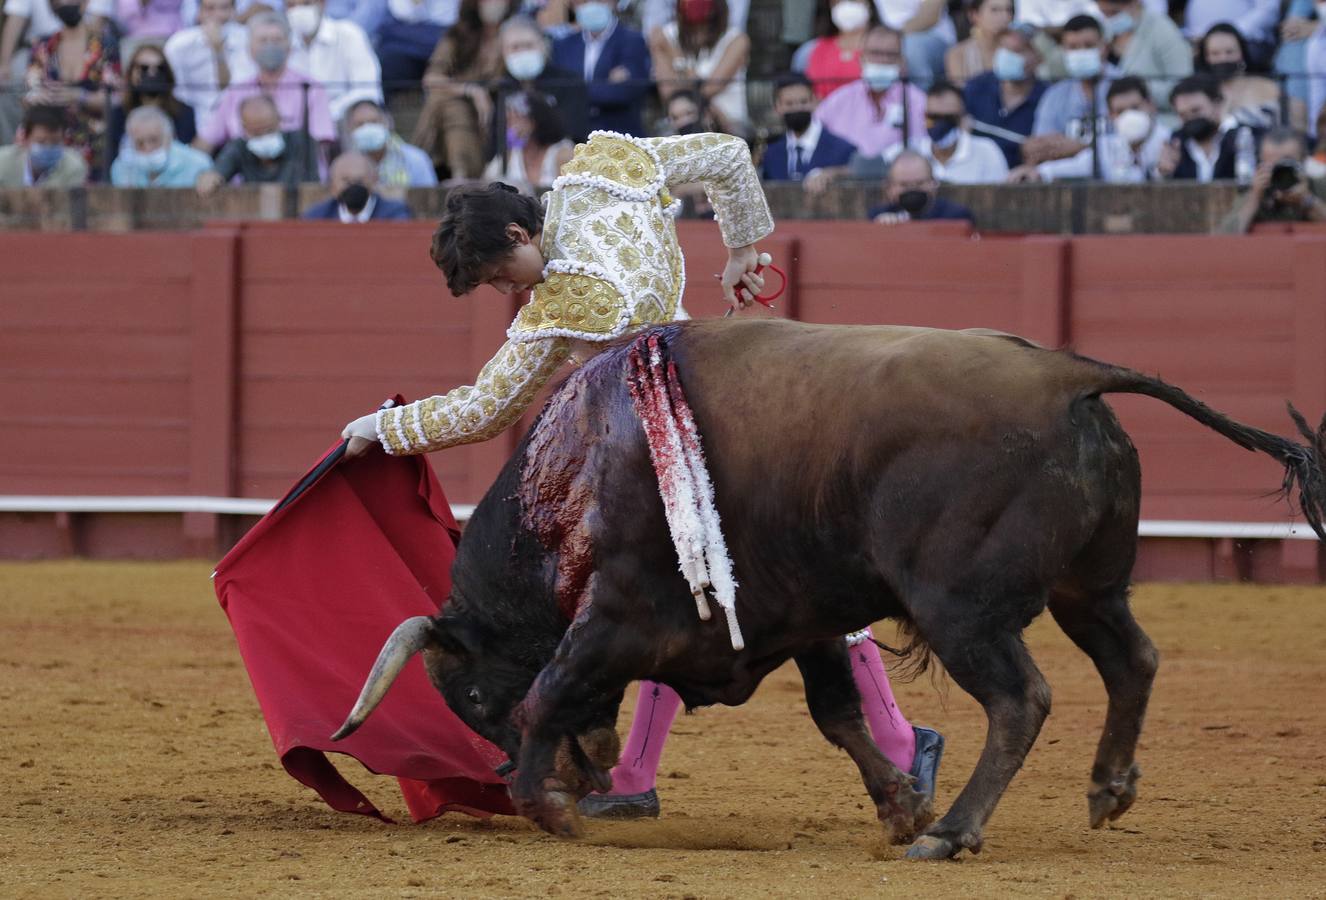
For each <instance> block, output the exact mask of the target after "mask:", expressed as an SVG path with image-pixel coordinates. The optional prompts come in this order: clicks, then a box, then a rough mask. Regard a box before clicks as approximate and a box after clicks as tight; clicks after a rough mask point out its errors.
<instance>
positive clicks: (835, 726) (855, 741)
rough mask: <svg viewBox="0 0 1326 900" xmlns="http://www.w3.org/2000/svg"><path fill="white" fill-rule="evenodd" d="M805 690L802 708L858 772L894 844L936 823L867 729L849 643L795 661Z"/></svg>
mask: <svg viewBox="0 0 1326 900" xmlns="http://www.w3.org/2000/svg"><path fill="white" fill-rule="evenodd" d="M796 663H797V668H798V669H800V670H801V680H802V681H803V682H804V683H805V686H806V705H807V706H809V707H810V715H811V718H813V719H814V720H815V724H816V725H817V726H819V729H820V732H821V733H823V735H824V736H825V737H826V738H828V739H829V743H831V744H833V745H834V746H835V747H841V748H842V749H843V750H845V751H847V755H848V756H850V757H851V758H852V761H853V762H854V763H856V767H857V768H858V769H860V770H861V780H862V781H864V782H865V785H866V790H867V791H869V792H870V799H871V800H873V801H875V809H876V811H877V812H878V815H879V820H880V821H881V822H883V823H884V827H885V828H886V829H887V830H888V832H889V836H890V839H891V840H892V841H893V842H894V843H905V842H907V841H909V840H911V839H912V837H913V836H914V835H915V834H916V833H917V832H918V831H920V830H921V829H922V828H924V827H925V826H927V825H929V824H930V822H931V821H932V820H933V819H934V812H933V808H932V805H931V802H930V798H929V797H927V796H926V795H925V794H922V793H920V792H918V791H916V790H914V789H913V787H912V781H913V779H912V778H911V776H909V775H907V774H905V773H904V772H902V771H901V770H900V769H899V768H898V767H897V766H895V765H894V764H893V763H891V762H889V759H888V757H886V756H885V755H884V754H883V753H881V752H880V751H879V747H877V746H876V745H875V742H874V740H873V739H872V738H871V737H870V733H869V732H868V731H867V730H866V722H865V717H864V716H862V714H861V695H860V693H859V692H858V691H857V688H856V681H855V680H854V679H853V677H852V666H851V661H850V659H849V658H848V655H847V644H846V642H845V641H843V640H841V639H838V640H834V641H826V642H824V643H822V644H817V645H816V646H815V647H814V648H812V649H810V650H807V651H805V652H803V653H801V654H799V655H798V656H797V657H796Z"/></svg>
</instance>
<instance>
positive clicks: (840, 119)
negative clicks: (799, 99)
mask: <svg viewBox="0 0 1326 900" xmlns="http://www.w3.org/2000/svg"><path fill="white" fill-rule="evenodd" d="M906 72H907V68H906V62H905V60H904V59H903V54H902V35H901V34H899V33H898V32H897V31H894V30H893V29H892V28H889V27H887V26H885V25H876V26H875V27H874V28H872V29H870V31H869V32H868V33H867V34H866V39H865V43H864V44H863V45H862V49H861V79H860V80H859V81H854V82H852V83H851V84H848V85H845V86H843V87H840V88H839V89H838V90H836V91H834V92H833V93H832V94H830V95H829V96H828V97H827V98H825V99H824V100H822V101H821V102H820V105H819V108H817V109H816V110H815V118H816V119H817V120H818V121H819V123H820V124H821V125H823V126H824V127H825V128H827V129H829V130H830V131H832V132H833V133H834V134H837V135H838V136H839V137H841V138H843V139H844V140H846V141H849V142H851V143H852V144H853V145H855V147H856V148H857V151H858V152H859V153H860V154H861V155H863V156H867V157H871V156H881V155H883V154H884V153H886V152H887V151H889V150H891V149H892V148H893V147H895V146H897V145H898V144H901V143H903V142H904V140H903V135H904V123H905V127H906V131H905V133H906V135H907V141H908V142H909V143H910V142H914V141H919V140H920V139H921V138H922V137H924V136H925V92H924V91H922V90H921V89H920V88H918V87H916V86H915V85H911V84H909V85H907V86H906V87H905V88H904V86H903V84H902V83H901V81H900V79H901V78H902V76H903V75H904V74H906ZM904 107H905V108H904Z"/></svg>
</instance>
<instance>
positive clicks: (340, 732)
mask: <svg viewBox="0 0 1326 900" xmlns="http://www.w3.org/2000/svg"><path fill="white" fill-rule="evenodd" d="M358 728H359V723H358V722H346V723H345V724H344V725H342V726H341V727H340V728H338V729H336V733H335V734H333V735H332V736H331V739H332V740H333V741H339V740H340V739H341V738H345V737H349V736H350V735H352V734H354V733H355V730H356V729H358Z"/></svg>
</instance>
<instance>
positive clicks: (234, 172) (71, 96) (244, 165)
mask: <svg viewBox="0 0 1326 900" xmlns="http://www.w3.org/2000/svg"><path fill="white" fill-rule="evenodd" d="M755 2H756V10H755V13H756V14H758V15H762V14H767V13H770V12H774V11H776V12H779V13H781V25H782V31H781V35H780V37H781V41H775V42H773V43H772V44H769V43H767V42H766V44H765V45H763V46H758V47H757V46H755V44H754V43H753V42H752V39H751V35H750V32H749V30H748V28H747V25H748V20H749V18H750V16H751V15H752V9H751V3H752V0H3V13H4V22H3V27H2V28H0V186H30V185H37V186H41V185H45V186H52V187H55V186H70V185H77V184H82V183H85V182H86V181H89V180H90V181H104V182H109V183H111V184H113V185H116V186H123V187H135V188H143V187H176V188H192V189H194V190H196V191H198V193H200V194H201V195H203V196H211V195H214V194H215V193H216V192H218V191H220V190H223V189H224V188H225V187H226V186H227V185H230V184H245V183H247V184H254V183H269V184H282V185H294V184H299V183H304V182H322V183H325V184H326V185H327V187H328V189H329V199H328V200H327V201H326V202H325V203H323V204H321V205H319V206H317V207H314V208H313V209H310V210H309V215H310V217H314V218H324V219H330V220H340V221H345V222H354V221H367V220H369V219H383V218H398V217H401V216H402V215H408V210H407V209H406V207H404V206H403V205H400V204H399V203H397V202H396V201H397V200H398V199H399V198H400V197H401V195H402V194H403V192H404V191H405V190H406V189H408V188H411V187H427V186H430V185H434V184H437V183H438V182H439V181H440V180H450V179H480V178H482V179H490V180H491V179H501V180H504V181H507V182H509V183H511V184H514V185H517V186H518V187H519V188H520V189H522V190H526V191H531V192H533V191H537V190H539V189H541V188H544V187H546V186H547V185H548V184H549V183H550V182H551V181H552V179H553V178H554V177H555V176H556V173H557V172H558V170H559V169H560V167H561V166H562V165H563V164H565V162H566V161H567V160H568V159H569V157H570V155H571V153H572V152H573V147H574V144H575V143H576V142H577V141H581V140H584V138H585V137H586V136H587V135H588V133H589V132H590V131H592V130H595V129H606V130H611V131H617V132H623V133H628V134H636V135H654V134H686V133H689V132H693V131H700V130H717V131H723V132H727V133H730V134H736V135H741V136H744V137H746V138H747V139H748V140H749V141H750V142H751V144H752V147H753V150H754V152H755V155H756V157H757V160H758V165H759V168H760V173H761V175H762V177H763V178H764V179H765V180H766V181H789V182H798V183H800V185H801V186H802V188H803V189H804V190H805V191H806V192H807V194H810V195H816V194H820V193H823V192H824V190H825V189H826V188H827V187H828V186H829V185H830V184H832V183H833V182H834V181H835V180H837V179H840V178H848V177H851V178H875V179H880V180H882V181H883V182H884V183H885V184H886V193H887V195H888V198H889V200H890V203H889V204H887V205H886V206H885V207H884V208H881V209H878V210H873V211H872V215H871V217H872V218H873V219H876V220H877V221H880V222H881V223H892V222H896V221H905V220H907V219H911V218H947V217H953V216H954V213H955V211H954V210H953V209H950V208H949V206H948V204H946V203H945V202H944V201H943V200H942V198H940V197H939V196H938V193H937V192H938V190H939V186H940V185H942V184H945V183H948V184H991V183H1002V182H1006V181H1008V182H1015V183H1025V182H1048V181H1058V180H1064V179H1096V180H1104V181H1108V182H1116V183H1142V182H1160V181H1166V180H1181V181H1182V180H1187V181H1196V182H1207V181H1212V180H1217V179H1235V180H1237V181H1238V182H1239V183H1240V184H1241V185H1243V186H1244V187H1246V188H1247V192H1246V196H1245V200H1244V202H1242V204H1241V206H1240V208H1239V210H1238V213H1239V216H1238V217H1237V220H1236V221H1233V220H1232V221H1233V224H1235V225H1238V224H1240V223H1242V227H1245V228H1246V226H1247V224H1250V223H1251V222H1252V221H1255V220H1256V219H1257V218H1258V217H1263V218H1264V217H1275V216H1277V215H1290V214H1301V215H1302V216H1303V217H1316V216H1317V215H1318V207H1317V205H1316V203H1315V201H1310V200H1309V199H1305V198H1311V197H1313V196H1315V195H1314V194H1313V190H1315V186H1316V185H1317V184H1318V183H1320V182H1322V181H1323V176H1326V134H1322V135H1321V137H1322V139H1323V140H1322V142H1321V143H1322V146H1323V148H1324V149H1323V150H1315V152H1314V148H1316V146H1317V138H1318V134H1319V131H1320V128H1319V123H1321V122H1323V121H1326V2H1323V3H1319V4H1318V5H1316V6H1314V5H1313V4H1312V3H1311V2H1310V0H1186V2H1179V0H1170V2H1166V0H819V2H810V0H779V2H774V0H769V2H765V3H763V4H761V3H760V2H759V0H755ZM753 56H758V60H757V61H758V62H759V64H760V68H761V69H762V70H765V71H771V70H776V69H779V68H781V73H779V74H776V75H775V76H774V77H771V78H767V79H765V80H764V88H763V89H762V90H761V89H759V87H758V85H757V80H756V79H754V78H750V79H748V77H747V72H748V69H751V68H752V66H753V65H754V63H753V60H752V57H753ZM398 119H400V120H401V121H402V122H404V123H406V127H404V128H402V129H401V131H400V132H399V133H398V131H397V126H396V121H397V120H398ZM1268 154H1272V155H1273V156H1274V158H1271V157H1270V156H1268ZM1276 154H1278V155H1276ZM1273 171H1274V173H1276V175H1275V177H1274V178H1272V172H1273ZM1286 173H1291V174H1294V175H1295V177H1296V179H1297V180H1296V181H1294V183H1293V184H1288V182H1287V181H1286V179H1288V178H1289V177H1290V175H1289V174H1286ZM959 217H960V216H959Z"/></svg>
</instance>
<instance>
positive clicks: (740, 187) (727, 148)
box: [645, 134, 774, 247]
mask: <svg viewBox="0 0 1326 900" xmlns="http://www.w3.org/2000/svg"><path fill="white" fill-rule="evenodd" d="M645 140H646V141H647V142H648V143H649V145H650V146H651V147H652V148H653V150H654V152H655V153H657V154H658V158H659V162H660V163H661V164H662V166H663V180H664V183H665V184H666V185H667V186H669V187H673V186H676V185H679V184H694V183H696V182H699V183H701V184H703V185H704V192H705V194H706V195H707V196H708V197H709V202H710V203H712V204H713V206H714V217H715V218H716V219H717V220H718V228H719V230H720V231H721V232H722V233H723V243H724V244H726V245H727V246H729V247H744V246H746V245H747V244H753V243H755V242H756V241H758V240H760V239H761V238H763V237H765V236H767V235H769V234H770V233H771V232H772V231H773V226H774V223H773V216H771V215H770V214H769V205H768V203H767V202H765V199H764V189H763V188H761V187H760V178H759V175H757V174H756V172H755V167H754V166H753V165H751V161H750V151H749V150H748V149H747V148H746V142H745V141H743V140H742V139H741V138H738V137H733V136H732V135H730V134H687V135H679V136H677V137H667V138H646V139H645Z"/></svg>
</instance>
